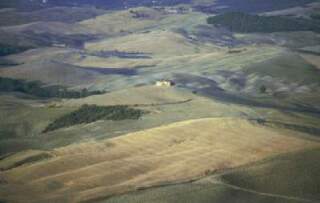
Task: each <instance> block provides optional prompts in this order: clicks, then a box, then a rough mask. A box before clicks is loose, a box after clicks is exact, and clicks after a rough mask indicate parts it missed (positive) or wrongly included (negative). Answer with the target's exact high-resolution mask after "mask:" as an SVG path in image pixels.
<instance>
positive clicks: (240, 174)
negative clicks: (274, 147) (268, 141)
mask: <svg viewBox="0 0 320 203" xmlns="http://www.w3.org/2000/svg"><path fill="white" fill-rule="evenodd" d="M319 152H320V150H319V148H318V149H312V150H305V151H299V152H295V153H290V154H285V155H282V156H276V157H274V158H272V159H269V160H266V161H264V162H262V163H259V164H253V165H251V166H247V167H243V168H242V169H240V170H239V169H238V170H235V171H232V172H229V173H227V174H226V175H222V178H221V177H220V176H219V175H218V176H215V177H210V176H209V178H204V179H202V180H200V181H195V182H192V183H185V184H177V185H168V186H163V187H155V188H149V189H146V190H142V191H135V192H131V193H128V194H124V195H119V196H114V197H111V198H108V199H104V200H101V201H98V202H99V203H120V202H127V203H144V202H155V203H185V202H188V203H189V202H190V203H193V202H201V203H221V202H225V203H233V202H234V201H235V198H236V202H237V203H257V202H259V203H270V202H273V203H303V202H305V201H299V200H290V199H285V198H279V197H270V196H265V195H262V194H259V193H255V192H254V191H257V192H269V194H281V195H291V196H293V197H299V196H300V197H302V198H312V199H314V202H316V201H317V199H319V193H318V192H317V188H319V179H318V177H319V164H317V160H318V159H319ZM218 180H219V181H220V182H221V181H226V182H229V183H231V184H234V185H236V186H240V188H238V189H237V188H234V187H229V186H228V185H224V184H219V183H218ZM241 187H244V188H243V189H245V188H251V189H252V190H253V191H252V192H249V191H245V190H242V189H241ZM270 189H271V190H270Z"/></svg>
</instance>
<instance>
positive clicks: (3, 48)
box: [0, 44, 30, 56]
mask: <svg viewBox="0 0 320 203" xmlns="http://www.w3.org/2000/svg"><path fill="white" fill-rule="evenodd" d="M28 49H30V47H21V46H12V45H6V44H0V56H7V55H11V54H17V53H21V52H24V51H26V50H28Z"/></svg>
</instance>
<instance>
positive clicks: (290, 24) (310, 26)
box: [207, 12, 320, 33]
mask: <svg viewBox="0 0 320 203" xmlns="http://www.w3.org/2000/svg"><path fill="white" fill-rule="evenodd" d="M207 23H208V24H212V25H215V26H219V27H225V28H227V29H229V30H230V31H232V32H240V33H252V32H260V33H271V32H286V31H314V32H320V25H319V24H318V23H316V22H315V21H314V20H307V19H302V18H289V17H284V16H258V15H251V14H246V13H241V12H229V13H224V14H221V15H217V16H212V17H209V18H208V19H207Z"/></svg>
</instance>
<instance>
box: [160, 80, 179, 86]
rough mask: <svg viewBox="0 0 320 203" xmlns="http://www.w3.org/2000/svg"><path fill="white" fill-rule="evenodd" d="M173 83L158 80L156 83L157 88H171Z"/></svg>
mask: <svg viewBox="0 0 320 203" xmlns="http://www.w3.org/2000/svg"><path fill="white" fill-rule="evenodd" d="M174 85H175V83H174V82H173V81H171V80H159V81H157V82H156V86H157V87H172V86H174Z"/></svg>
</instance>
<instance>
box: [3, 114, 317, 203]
mask: <svg viewBox="0 0 320 203" xmlns="http://www.w3.org/2000/svg"><path fill="white" fill-rule="evenodd" d="M291 133H292V132H291ZM266 143H268V144H267V146H266ZM312 146H318V143H316V142H311V141H306V140H303V139H299V138H295V137H292V136H288V135H287V134H279V133H278V132H276V131H274V130H271V129H268V128H264V127H261V126H257V125H255V124H252V123H250V122H248V121H245V120H241V119H227V118H224V119H200V120H190V121H185V122H180V123H174V124H171V125H168V126H163V127H159V128H154V129H150V130H146V131H142V132H137V133H132V134H129V135H126V136H121V137H118V138H114V139H109V140H104V141H99V142H87V143H82V144H75V145H70V146H67V147H63V148H59V149H56V150H54V154H55V156H56V157H55V158H53V159H49V160H46V161H43V162H41V161H40V162H38V163H36V164H31V165H28V166H25V167H23V166H21V167H18V168H15V169H12V170H8V171H6V172H4V173H3V174H2V178H4V179H5V180H7V182H8V183H7V184H6V185H3V186H1V187H2V190H0V191H1V193H0V194H1V195H2V196H4V197H6V199H9V200H19V199H20V198H23V199H24V200H26V198H27V199H28V198H30V194H34V196H32V199H33V200H37V199H38V200H39V201H45V200H56V201H59V202H64V201H65V198H67V197H69V198H71V199H69V201H76V202H78V201H83V200H92V199H96V198H102V197H107V196H108V195H111V194H118V193H121V192H126V191H132V190H135V189H136V188H141V187H150V186H153V185H158V184H166V183H170V182H176V181H186V180H189V179H193V178H195V177H201V176H204V175H207V174H208V173H210V172H215V171H217V170H223V169H227V168H233V167H237V166H240V165H243V164H247V163H250V162H254V161H257V160H260V159H264V158H266V157H269V156H273V155H276V154H279V153H280V154H281V153H284V152H291V151H296V150H299V149H306V148H309V147H312ZM8 159H9V160H10V157H9V158H7V159H5V160H8ZM113 169H114V170H113ZM15 181H19V182H23V183H25V185H24V186H23V185H21V186H18V187H16V186H15V184H14V182H15ZM106 182H108V186H106V185H105V184H106ZM52 183H55V185H58V187H57V188H52V187H51V184H52ZM28 188H30V189H31V188H32V191H33V192H32V191H30V192H28V193H24V192H21V190H23V189H28ZM56 189H59V190H56ZM9 191H11V192H9ZM16 192H20V196H12V195H11V194H15V193H16ZM20 200H21V199H20Z"/></svg>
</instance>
